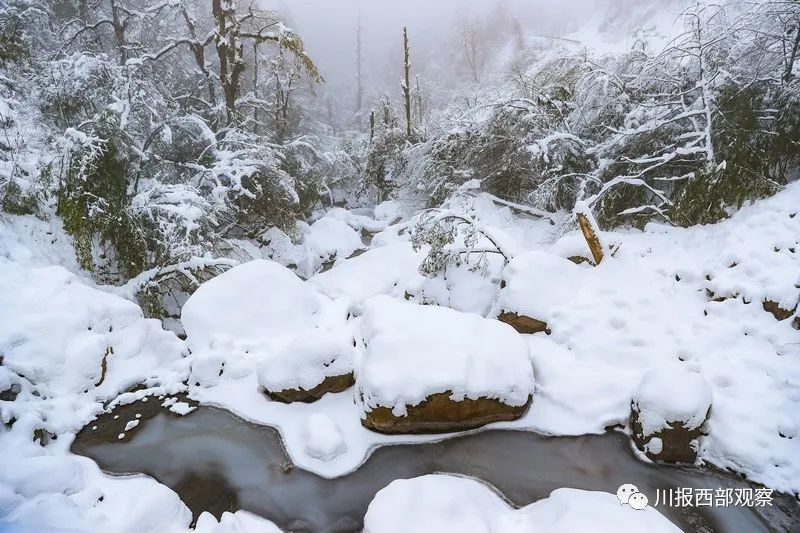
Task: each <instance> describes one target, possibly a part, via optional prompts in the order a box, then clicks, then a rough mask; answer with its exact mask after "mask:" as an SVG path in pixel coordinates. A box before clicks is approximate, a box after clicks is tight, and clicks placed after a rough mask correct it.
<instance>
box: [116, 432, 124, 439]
mask: <svg viewBox="0 0 800 533" xmlns="http://www.w3.org/2000/svg"><path fill="white" fill-rule="evenodd" d="M124 438H125V433H120V434H119V435H117V440H122V439H124Z"/></svg>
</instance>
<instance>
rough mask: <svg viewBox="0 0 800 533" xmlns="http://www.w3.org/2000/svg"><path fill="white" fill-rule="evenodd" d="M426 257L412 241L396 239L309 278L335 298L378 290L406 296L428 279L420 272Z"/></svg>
mask: <svg viewBox="0 0 800 533" xmlns="http://www.w3.org/2000/svg"><path fill="white" fill-rule="evenodd" d="M422 258H423V255H422V254H420V253H418V252H415V251H414V250H413V248H412V247H411V244H409V243H408V242H403V241H401V242H393V243H390V244H387V245H386V246H379V247H377V248H372V249H370V250H367V251H366V252H365V253H363V254H361V255H359V256H358V257H354V258H352V259H348V260H347V261H342V262H340V263H338V264H337V265H336V266H334V267H333V268H332V269H331V270H329V271H327V272H322V273H320V274H317V275H315V276H314V277H312V278H311V279H310V280H309V281H310V282H311V283H312V284H314V286H316V287H317V288H319V290H320V291H322V292H323V293H325V294H327V295H328V296H330V297H331V298H351V299H353V300H355V301H359V302H360V301H364V300H366V299H367V298H369V297H371V296H376V295H378V294H389V295H393V296H400V297H402V296H403V295H404V293H406V292H408V291H410V290H412V288H413V287H417V286H419V285H421V284H422V283H423V282H424V278H423V277H422V275H421V274H420V273H419V265H420V263H421V262H422Z"/></svg>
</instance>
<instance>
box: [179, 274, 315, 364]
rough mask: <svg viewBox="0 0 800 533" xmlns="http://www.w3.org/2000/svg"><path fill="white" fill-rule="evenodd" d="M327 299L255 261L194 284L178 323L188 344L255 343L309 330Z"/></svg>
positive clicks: (301, 283)
mask: <svg viewBox="0 0 800 533" xmlns="http://www.w3.org/2000/svg"><path fill="white" fill-rule="evenodd" d="M326 300H327V298H325V297H324V296H322V295H320V294H319V293H317V291H315V290H314V289H313V288H312V287H311V286H309V285H308V284H306V283H304V282H303V280H301V279H300V278H298V277H297V275H295V274H294V273H293V272H292V271H291V270H289V269H288V268H286V267H284V266H281V265H279V264H278V263H276V262H274V261H269V260H266V259H259V260H256V261H250V262H248V263H244V264H242V265H239V266H236V267H234V268H232V269H230V270H228V271H227V272H225V273H224V274H221V275H219V276H217V277H216V278H214V279H212V280H209V281H207V282H206V283H203V284H202V285H200V287H199V288H198V289H197V291H195V293H194V294H193V295H192V296H191V297H190V298H189V299H188V300H187V301H186V304H185V305H184V306H183V309H182V311H181V322H182V323H183V327H184V329H185V330H186V335H187V340H188V342H189V344H190V346H191V347H192V348H193V349H195V348H201V347H204V348H205V347H208V346H209V345H210V344H212V343H222V342H227V341H230V342H236V343H258V342H261V341H265V340H266V341H268V340H269V339H271V338H275V337H278V336H286V335H291V334H293V333H294V334H296V333H299V332H300V331H302V330H304V329H307V328H310V327H314V326H315V325H316V323H317V317H318V315H319V313H320V309H321V307H322V305H323V304H324V303H326Z"/></svg>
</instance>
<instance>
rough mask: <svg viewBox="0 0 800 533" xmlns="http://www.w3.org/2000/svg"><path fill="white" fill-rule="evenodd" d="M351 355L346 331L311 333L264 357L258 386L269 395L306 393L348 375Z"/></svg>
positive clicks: (350, 338)
mask: <svg viewBox="0 0 800 533" xmlns="http://www.w3.org/2000/svg"><path fill="white" fill-rule="evenodd" d="M354 352H355V350H354V348H353V338H352V336H351V335H348V334H347V332H346V331H325V330H313V331H310V332H308V333H304V334H302V335H299V336H298V337H296V338H295V339H294V340H292V341H291V342H290V343H289V344H287V345H286V346H285V347H284V348H282V349H281V350H278V351H276V352H273V353H272V354H270V355H269V356H267V357H266V358H265V359H264V360H263V361H262V362H261V364H260V365H259V367H258V382H259V385H261V386H262V387H264V388H266V389H267V390H270V391H281V390H285V389H299V388H302V389H305V390H310V389H313V388H314V387H316V386H317V385H319V384H320V383H322V382H323V381H324V380H325V378H328V377H333V376H342V375H345V374H349V373H351V372H352V371H353V357H354Z"/></svg>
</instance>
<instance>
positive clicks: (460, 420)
mask: <svg viewBox="0 0 800 533" xmlns="http://www.w3.org/2000/svg"><path fill="white" fill-rule="evenodd" d="M451 395H452V391H446V392H439V393H436V394H432V395H430V396H428V397H427V398H426V399H425V400H423V401H422V403H419V404H417V405H413V406H408V408H407V414H406V416H395V415H393V414H392V409H391V408H390V407H376V408H375V409H373V410H372V411H369V412H368V413H367V416H366V418H364V419H362V420H361V424H362V425H363V426H364V427H366V428H367V429H371V430H372V431H377V432H378V433H386V434H424V433H448V432H452V431H465V430H468V429H475V428H478V427H481V426H485V425H486V424H490V423H492V422H504V421H509V420H516V419H518V418H519V417H521V416H522V415H524V414H525V413H526V412H527V411H528V408H529V407H530V405H531V401H532V397H531V396H529V397H528V401H527V402H525V404H524V405H519V406H512V405H507V404H505V403H503V402H501V401H500V400H497V399H494V398H478V399H477V400H471V399H469V398H464V399H463V400H461V401H455V400H451V399H450V396H451Z"/></svg>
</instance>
